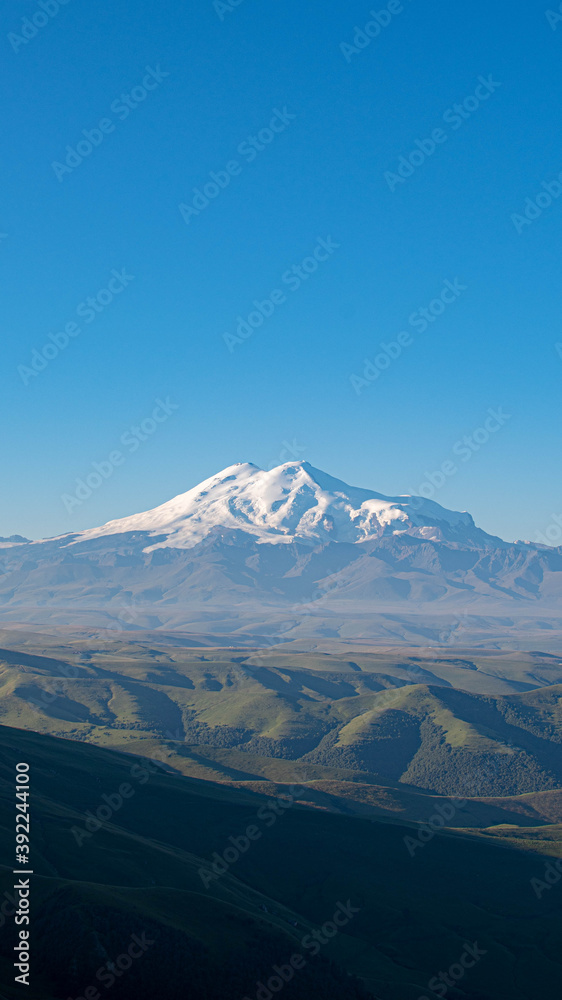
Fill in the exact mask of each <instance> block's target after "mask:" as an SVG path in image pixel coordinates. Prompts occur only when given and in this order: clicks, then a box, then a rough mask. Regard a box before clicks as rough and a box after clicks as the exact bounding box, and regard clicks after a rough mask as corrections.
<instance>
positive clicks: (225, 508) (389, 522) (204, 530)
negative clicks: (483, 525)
mask: <svg viewBox="0 0 562 1000" xmlns="http://www.w3.org/2000/svg"><path fill="white" fill-rule="evenodd" d="M214 530H222V531H232V530H237V531H244V532H246V533H248V534H249V535H251V536H253V538H254V539H256V540H257V541H258V542H264V543H265V542H267V543H269V544H272V543H289V542H292V541H294V540H299V541H305V542H309V543H311V544H318V543H326V542H329V541H337V542H347V543H360V542H367V541H373V540H376V539H378V538H381V537H383V536H389V535H400V534H407V535H411V536H416V537H419V538H424V539H427V540H434V541H447V540H449V541H463V542H470V541H472V542H473V543H475V544H479V545H482V544H483V543H485V542H486V541H489V542H492V541H493V542H494V543H495V544H497V543H498V541H499V539H492V536H489V535H486V534H485V532H483V531H480V530H479V529H478V528H476V526H475V524H474V521H473V520H472V517H471V516H470V514H467V513H461V512H458V511H450V510H446V509H445V508H444V507H441V506H440V505H439V504H437V503H435V502H434V501H432V500H426V499H423V498H421V497H410V496H401V497H386V496H382V495H381V494H380V493H374V492H373V491H371V490H364V489H358V488H356V487H351V486H348V485H347V484H346V483H344V482H342V481H341V480H339V479H334V478H332V477H331V476H329V475H327V474H326V473H324V472H321V471H320V470H318V469H315V468H313V467H312V466H311V465H309V464H308V462H288V463H286V464H284V465H280V466H278V467H277V468H275V469H272V470H270V471H264V470H263V469H260V468H258V466H256V465H252V464H249V463H239V464H237V465H232V466H229V467H228V468H227V469H224V470H223V471H222V472H219V473H218V474H217V475H215V476H212V477H211V478H210V479H206V480H205V481H204V482H202V483H201V484H200V485H199V486H196V487H195V488H194V489H192V490H189V491H188V492H187V493H182V494H180V496H177V497H175V498H174V499H173V500H170V501H168V502H167V503H164V504H162V505H161V506H160V507H155V508H154V509H153V510H149V511H146V512H145V513H142V514H135V515H133V516H132V517H125V518H121V519H119V520H116V521H109V522H108V523H107V524H105V525H103V526H102V527H99V528H94V529H92V530H89V531H83V532H80V533H79V534H77V535H74V536H72V540H71V544H72V542H74V541H78V540H80V541H85V540H88V539H95V538H100V537H104V536H107V535H114V534H121V533H123V532H148V533H150V534H151V535H153V536H154V538H155V541H154V544H153V545H149V546H148V547H147V549H145V551H147V550H148V551H150V550H152V549H156V548H176V549H190V548H192V547H194V546H195V545H197V544H198V543H199V542H201V541H202V540H203V539H204V538H206V537H207V536H208V535H209V534H210V533H211V532H213V531H214ZM162 536H164V537H162ZM69 541H70V539H69Z"/></svg>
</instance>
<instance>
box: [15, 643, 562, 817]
mask: <svg viewBox="0 0 562 1000" xmlns="http://www.w3.org/2000/svg"><path fill="white" fill-rule="evenodd" d="M14 635H15V633H14ZM20 639H21V637H20ZM31 650H33V651H31ZM561 679H562V678H561V668H560V665H559V660H558V659H557V658H556V657H554V656H549V655H547V654H539V653H536V654H521V653H517V654H513V655H512V656H511V657H510V656H509V655H508V654H506V653H498V654H492V653H490V654H486V655H483V654H482V653H479V654H477V655H476V654H474V655H470V654H469V653H468V652H466V653H465V654H464V655H463V656H459V655H458V654H453V653H451V654H449V655H445V654H441V655H439V656H437V657H434V658H433V659H432V657H431V656H430V655H429V654H428V653H427V652H424V651H419V652H418V653H412V651H411V650H409V651H407V653H406V652H404V654H401V652H400V651H397V650H394V651H393V652H388V653H386V652H385V653H383V652H379V653H376V654H375V653H374V654H360V655H358V656H357V657H356V658H354V659H349V660H346V659H343V658H342V657H341V656H340V657H338V656H334V655H327V654H319V653H318V654H313V653H295V652H290V653H285V652H283V650H282V649H280V648H279V647H276V648H275V649H271V650H266V651H253V652H252V651H248V650H226V649H212V648H206V649H198V650H193V649H192V648H190V649H185V648H181V647H173V646H163V645H162V646H160V647H158V646H154V647H153V646H149V645H147V644H146V643H141V642H138V643H134V642H132V641H127V642H125V643H121V642H118V641H117V640H106V641H105V642H100V643H99V644H97V645H96V646H95V648H92V644H91V643H88V642H87V641H86V640H81V641H77V640H75V641H73V642H72V643H67V645H66V646H65V647H58V648H57V647H55V648H48V646H47V648H45V646H44V647H43V648H41V647H39V648H38V646H37V643H35V645H33V644H31V643H27V644H25V645H24V646H23V648H20V649H4V650H2V651H0V721H1V722H2V723H4V724H5V725H10V726H19V727H22V728H26V729H30V730H36V731H38V732H42V733H46V734H51V735H55V736H62V737H71V738H72V739H75V740H82V741H88V742H92V743H96V744H98V745H102V746H108V747H111V746H113V747H117V748H120V749H125V750H126V749H130V750H131V751H133V752H136V753H143V752H144V753H149V752H152V751H153V749H154V747H155V746H158V747H160V751H161V752H162V753H164V754H165V755H166V759H169V762H170V763H171V764H173V766H174V767H176V768H177V769H178V770H181V771H182V772H183V773H185V774H192V775H193V776H195V777H202V778H208V779H210V780H215V781H224V782H232V781H233V782H246V781H256V780H271V781H278V782H281V783H283V782H286V781H287V780H290V776H289V779H288V777H287V770H288V768H287V766H286V765H287V764H288V765H289V768H290V767H291V766H293V765H299V767H301V768H302V767H303V766H304V767H306V768H307V769H310V773H311V778H310V780H314V781H316V780H318V781H325V780H327V781H336V782H339V783H340V786H341V788H340V794H341V796H342V797H343V798H346V797H349V798H350V799H353V798H354V795H355V792H354V790H353V789H348V788H347V785H348V783H349V782H352V783H355V782H362V783H369V784H373V785H378V786H384V787H392V788H395V787H397V786H398V787H403V786H408V787H410V788H412V789H416V788H417V789H419V790H420V791H423V792H426V793H430V794H438V795H445V796H447V795H461V796H464V797H470V798H482V797H484V798H490V797H492V798H497V797H498V796H502V797H504V796H509V797H514V796H520V795H531V794H537V793H539V792H544V791H547V790H552V791H555V790H559V789H561V788H562V754H561V753H560V744H561V743H562V685H561V684H560V683H559V682H560V680H561ZM498 688H499V689H500V691H498ZM143 741H146V746H144V748H143ZM219 751H220V753H219ZM225 752H226V754H227V755H226V756H225ZM168 755H169V757H168ZM348 793H349V794H348ZM383 798H384V797H382V796H381V797H380V801H381V802H382V801H383ZM551 818H554V819H556V820H561V821H562V813H558V814H557V815H556V816H554V817H551ZM501 821H502V819H501V817H499V818H498V822H501Z"/></svg>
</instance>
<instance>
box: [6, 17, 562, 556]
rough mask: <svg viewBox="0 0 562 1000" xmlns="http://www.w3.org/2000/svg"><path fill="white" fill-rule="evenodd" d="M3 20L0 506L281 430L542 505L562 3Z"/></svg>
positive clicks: (92, 513)
mask: <svg viewBox="0 0 562 1000" xmlns="http://www.w3.org/2000/svg"><path fill="white" fill-rule="evenodd" d="M557 9H558V8H557V5H556V4H554V5H553V10H554V11H557ZM370 11H374V13H375V14H376V15H377V17H376V18H373V16H372V14H371V13H370ZM26 18H27V19H28V20H24V19H26ZM1 22H2V31H1V34H0V45H1V46H2V59H1V60H0V83H1V93H2V95H3V100H2V118H3V127H2V146H3V155H2V193H1V209H0V234H1V235H0V267H1V273H2V278H3V291H2V320H1V323H2V340H3V352H2V361H3V363H2V370H1V396H0V399H1V406H2V409H3V433H2V453H3V454H2V501H1V506H0V535H10V534H12V533H20V534H24V535H27V536H28V537H34V538H38V537H42V536H48V535H54V534H57V533H61V532H66V531H71V530H74V529H80V528H85V527H91V526H94V525H96V524H100V523H103V522H104V521H106V520H109V519H111V518H114V517H120V516H124V515H125V514H130V513H134V512H136V511H140V510H144V509H147V508H150V507H152V506H155V505H157V504H159V503H162V502H164V501H166V500H168V499H169V498H171V497H172V496H174V495H176V494H178V493H181V492H184V491H185V490H187V489H190V488H191V487H192V486H194V485H196V484H197V483H198V482H199V481H200V480H202V479H204V478H206V477H208V476H210V475H212V474H214V473H215V472H217V471H219V470H220V469H222V468H224V467H225V466H228V465H231V464H233V463H234V462H237V461H251V462H254V463H256V464H258V465H260V466H262V467H269V466H273V465H276V464H279V463H280V462H283V461H292V460H293V459H294V458H297V459H306V460H308V461H310V462H311V463H312V464H313V465H315V466H317V467H319V468H321V469H324V470H325V471H327V472H329V473H331V474H332V475H334V476H337V477H339V478H342V479H344V480H346V481H347V482H349V483H352V484H354V485H358V486H364V487H367V488H371V489H374V490H377V491H379V492H382V493H387V494H392V495H394V494H401V493H409V492H418V491H419V490H420V489H422V486H423V484H424V483H427V482H428V474H429V475H430V476H431V478H432V480H433V484H434V485H433V486H431V483H430V487H429V490H428V488H427V486H426V487H423V489H425V491H426V492H429V493H430V492H431V490H432V489H433V490H434V492H433V494H432V495H433V497H434V499H436V500H437V501H438V502H440V503H442V504H443V505H444V506H447V507H452V508H454V509H462V510H466V509H468V510H470V511H471V513H472V514H473V516H474V517H475V519H476V521H477V523H479V524H480V525H481V526H482V527H484V528H485V529H487V530H488V531H491V532H494V533H496V534H500V535H502V536H503V537H505V538H508V539H515V538H531V539H534V538H535V537H536V535H537V532H538V531H544V530H545V528H546V527H547V526H548V525H550V524H551V523H552V515H553V514H561V513H562V491H561V489H560V404H559V400H560V393H561V388H562V347H560V348H559V350H557V347H556V345H557V344H559V343H560V342H562V321H561V309H560V284H561V282H560V233H561V225H562V196H561V195H562V183H560V184H559V183H558V182H555V179H556V178H557V177H558V176H559V175H560V173H561V171H562V150H561V147H560V141H559V136H560V110H559V109H560V106H561V103H562V100H561V98H562V74H561V71H560V67H561V65H562V15H559V14H556V13H551V14H550V15H548V16H547V14H546V13H545V3H544V2H540V0H527V2H526V3H525V4H513V3H511V2H510V3H508V2H506V0H497V2H494V3H493V4H492V3H490V2H489V0H486V2H484V0H476V2H474V3H471V4H469V5H459V4H443V3H440V4H436V3H431V2H426V3H423V2H422V0H405V2H404V4H403V5H402V4H400V3H399V2H397V0H392V2H391V3H390V4H387V5H384V4H382V3H381V4H376V5H375V6H374V7H371V6H370V5H369V4H368V3H363V2H358V0H346V3H343V2H342V3H312V4H303V3H302V2H301V0H299V2H297V0H285V2H284V3H279V2H274V3H271V2H262V3H258V0H238V2H237V4H236V5H235V4H234V3H232V4H229V3H226V2H225V3H224V4H223V3H216V4H213V2H212V0H197V3H195V2H193V0H181V2H180V0H159V2H158V3H150V4H148V3H146V2H144V0H140V2H139V3H135V4H131V3H130V2H126V0H112V2H111V3H104V2H100V3H98V4H93V3H86V2H85V0H67V2H66V3H64V4H61V5H60V6H59V9H58V10H57V2H56V0H5V2H4V3H3V5H2V13H1ZM368 22H370V23H369V24H368ZM356 29H359V31H358V32H357V31H356ZM24 36H27V37H24ZM455 105H457V108H456V109H455ZM412 154H413V155H412ZM401 158H402V159H401ZM399 168H400V171H401V175H400V173H399V172H398V171H399ZM213 173H214V175H215V176H214V178H212V176H211V175H212V174H213ZM543 182H544V183H545V184H547V185H548V186H549V188H550V192H551V194H549V193H548V190H547V188H545V187H544V186H543ZM553 182H555V183H553ZM208 185H210V186H208ZM197 192H199V193H197ZM540 192H542V193H543V194H542V197H541V199H539V208H537V207H536V206H535V205H533V203H532V202H534V201H535V199H536V197H537V195H539V193H540ZM528 198H530V199H532V202H527V199H528ZM549 202H551V203H550V204H549ZM541 205H542V207H540V206H541ZM180 206H182V208H181V209H180ZM525 210H526V211H527V213H528V216H529V217H526V216H525V215H524V212H525ZM514 217H515V218H514ZM530 217H533V218H532V219H531V218H530ZM319 240H320V241H322V242H319ZM315 254H316V256H314V255H315ZM303 261H304V262H305V263H304V265H303V263H302V262H303ZM445 282H449V285H446V284H445ZM272 293H273V297H272ZM89 298H90V299H91V300H92V299H93V300H94V301H93V303H92V302H90V303H89V304H88V299H89ZM255 302H257V303H259V304H260V305H261V313H260V311H259V306H256V305H255V304H254V303H255ZM430 303H431V306H430ZM427 309H429V310H430V311H429V312H428V313H425V316H426V318H425V319H424V313H422V312H419V310H427ZM250 313H253V314H254V315H253V316H252V317H251V318H250V322H251V323H252V324H253V326H252V325H248V326H246V325H244V323H242V325H241V326H239V324H240V318H241V319H242V320H244V321H245V322H246V323H247V322H248V316H249V314H250ZM264 314H265V318H264ZM254 327H255V329H254ZM424 327H427V329H424ZM237 328H238V333H237ZM248 333H251V335H250V336H248V335H247V334H248ZM51 335H53V337H54V338H55V341H54V340H53V339H51ZM56 341H58V346H57V343H56ZM381 344H385V345H386V347H381V346H380V345H381ZM46 345H50V346H47V348H46ZM34 352H35V353H34ZM367 361H368V362H369V364H366V362H367ZM32 363H33V364H32ZM33 366H34V367H33ZM366 375H367V376H368V377H366ZM158 399H160V400H161V401H162V402H163V403H164V408H162V407H160V408H159V409H157V411H156V418H154V417H153V412H154V411H155V409H156V408H157V406H159V405H160V404H158V403H157V402H156V400H158ZM174 407H175V409H174ZM490 410H493V411H496V412H497V411H498V410H499V412H500V417H499V418H498V417H497V416H495V417H492V416H491V415H490V413H489V411H490ZM508 417H509V419H507V418H508ZM143 427H144V431H143V430H142V428H143ZM482 428H484V430H482ZM486 428H487V429H486ZM137 429H138V430H137ZM474 435H475V436H474ZM465 436H468V438H469V443H468V444H466V443H462V442H463V439H464V438H465ZM459 442H461V443H460V444H459ZM116 453H119V457H118V458H117V455H116ZM111 456H113V457H111ZM93 463H98V467H99V468H101V473H100V472H99V471H98V473H95V467H94V464H93ZM444 464H445V470H446V471H445V473H443V472H441V474H440V475H437V472H438V470H441V469H442V467H443V465H444ZM453 470H454V471H453ZM103 474H104V475H105V478H104V477H103ZM87 476H90V482H91V483H94V484H97V485H95V487H94V488H93V489H92V490H91V491H90V490H89V488H87V489H86V490H83V491H82V493H80V496H83V497H84V499H82V500H80V502H79V503H69V502H68V497H75V499H78V497H77V496H76V490H77V489H79V487H78V486H77V480H83V479H85V478H86V477H87ZM98 480H101V485H100V484H98ZM422 491H423V490H422ZM88 492H91V495H89V496H88V495H87V493H88ZM63 496H66V497H67V502H66V503H65V502H64V501H63V499H61V498H62V497H63ZM69 508H70V509H69Z"/></svg>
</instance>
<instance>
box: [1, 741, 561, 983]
mask: <svg viewBox="0 0 562 1000" xmlns="http://www.w3.org/2000/svg"><path fill="white" fill-rule="evenodd" d="M20 760H24V761H27V762H29V764H30V766H31V803H32V811H31V821H32V831H33V832H32V850H33V868H34V871H35V873H36V874H35V876H34V879H33V890H32V903H33V914H34V921H35V923H34V927H35V932H34V938H33V942H34V968H35V969H36V976H35V978H34V985H33V986H32V987H30V988H29V990H28V991H27V994H26V995H28V996H29V997H31V1000H60V998H61V997H64V998H66V997H68V996H72V997H77V996H83V995H84V991H85V990H86V989H87V988H88V987H89V986H90V985H91V984H94V985H95V984H96V983H98V984H99V981H98V980H97V979H96V974H97V972H98V971H99V970H100V969H101V970H102V972H103V969H104V968H105V970H106V971H105V974H106V975H108V974H109V973H108V969H107V966H108V963H110V969H111V968H112V966H111V963H114V962H115V961H116V960H117V959H118V958H119V957H120V956H122V955H124V954H126V952H127V949H128V947H129V946H130V942H131V941H132V940H133V937H132V936H133V935H136V936H137V939H140V940H141V941H144V943H145V944H146V941H147V940H148V941H149V942H154V943H153V944H149V945H147V947H146V949H145V951H144V952H143V953H142V957H139V958H137V959H135V960H134V962H133V964H132V966H131V968H130V970H127V971H126V974H125V973H124V974H123V976H122V977H119V979H118V980H117V981H116V982H115V985H114V986H112V995H113V996H115V997H120V998H122V1000H129V998H131V1000H132V998H135V1000H148V998H149V997H150V998H151V1000H152V998H153V997H155V996H166V1000H176V998H178V1000H179V998H180V997H182V998H183V997H185V996H186V995H188V996H190V997H192V998H193V1000H218V998H219V997H220V998H221V1000H242V998H243V997H245V996H247V997H250V998H255V997H256V995H257V989H258V987H257V984H258V983H259V982H265V981H267V979H268V978H269V977H270V976H271V975H273V971H272V970H273V969H274V967H275V966H276V965H277V966H285V965H286V963H287V962H288V961H289V959H290V957H291V956H292V955H293V954H303V955H304V957H305V960H306V964H305V966H304V968H302V969H300V970H299V971H298V972H295V975H294V977H293V980H292V981H291V983H290V984H289V985H288V986H287V987H286V994H285V995H286V996H287V997H292V998H293V1000H299V998H301V997H302V998H304V997H309V996H310V995H314V996H315V997H320V998H324V997H325V998H328V997H337V998H338V1000H348V998H349V1000H352V998H355V1000H359V998H361V997H363V996H364V995H365V994H364V992H362V991H363V990H364V989H365V990H367V991H368V993H369V995H371V996H373V997H376V998H379V1000H417V998H418V997H420V996H421V995H424V996H426V995H427V996H430V997H433V996H434V995H437V994H434V993H432V992H431V991H430V990H429V989H428V983H429V982H430V981H431V980H433V978H434V977H435V976H437V975H439V974H440V970H448V969H449V968H450V967H451V966H454V965H455V964H456V963H458V962H459V960H460V958H461V956H462V955H463V954H464V953H465V950H466V946H467V944H468V945H469V946H470V947H473V946H474V945H475V943H476V946H477V949H478V953H480V954H481V958H480V959H479V960H478V961H477V962H476V963H475V965H474V966H473V967H471V968H470V969H469V971H467V972H466V975H464V977H463V979H462V981H461V982H459V983H458V986H457V987H456V988H455V989H454V990H453V989H451V991H450V996H451V997H453V998H457V1000H460V998H472V1000H536V998H537V997H538V996H555V995H556V991H557V989H558V985H559V980H560V974H561V972H562V966H561V964H560V954H561V947H560V945H561V941H560V927H559V924H558V923H557V922H556V921H555V920H554V919H553V917H554V914H555V912H556V909H557V907H558V906H559V899H558V894H559V892H560V891H561V890H560V888H557V887H556V886H554V887H553V888H552V889H550V890H548V891H544V892H543V893H542V894H541V898H539V897H538V895H537V893H536V892H534V891H533V888H532V885H531V880H532V879H536V878H538V879H541V878H542V877H543V876H544V872H545V868H546V865H547V864H548V863H549V862H548V858H547V857H546V856H545V854H542V853H541V850H542V849H541V847H540V844H538V845H537V846H536V848H535V852H534V853H526V852H525V851H521V850H514V849H513V848H506V847H504V846H495V845H490V844H488V843H485V842H479V841H478V840H475V839H473V838H466V837H465V836H463V835H459V834H449V835H444V834H436V835H435V836H434V837H432V838H430V841H429V842H426V843H425V845H423V846H422V845H421V844H420V845H419V846H418V847H417V848H416V849H415V850H414V851H413V852H412V851H411V850H409V849H408V846H407V842H405V839H404V838H405V837H411V836H412V835H413V834H414V833H415V831H414V830H413V828H412V827H401V826H400V825H396V824H388V823H382V824H381V823H378V822H376V821H375V822H372V821H371V822H369V821H366V820H364V819H357V818H353V817H346V816H336V815H330V814H327V813H325V812H322V811H318V810H312V809H307V808H303V807H301V806H299V805H298V804H292V805H291V803H290V801H289V800H285V801H284V802H281V801H280V800H271V799H269V800H268V799H266V798H265V797H262V796H257V795H254V794H251V793H250V792H248V791H245V790H242V791H241V790H237V789H231V788H228V787H224V786H219V785H213V784H210V783H206V782H201V781H195V780H193V779H189V778H185V777H183V776H181V775H177V774H175V773H172V772H168V773H166V772H164V771H163V770H162V768H161V767H160V766H157V765H155V764H154V762H150V761H144V762H143V761H142V760H141V759H139V758H133V757H130V756H128V755H124V754H122V753H116V752H115V751H107V750H103V749H100V748H97V747H92V746H87V745H85V744H80V743H76V742H73V741H70V742H69V741H61V740H56V739H53V738H51V737H46V736H43V735H39V734H37V733H28V732H23V731H20V730H15V729H9V728H4V727H0V800H1V811H0V816H1V819H0V859H1V863H2V864H3V865H4V866H5V867H4V869H0V871H1V877H2V883H3V884H2V889H3V890H5V891H6V892H7V893H8V896H7V897H6V896H4V897H3V898H4V900H5V901H6V900H7V902H8V907H9V900H10V897H9V892H10V886H11V885H12V883H13V876H12V874H11V868H12V865H13V840H14V830H13V812H14V780H13V776H14V767H15V764H16V762H17V761H20ZM143 778H144V780H143ZM124 783H126V784H127V785H128V786H129V788H130V789H131V790H132V794H127V795H126V796H125V797H123V796H121V804H119V801H118V799H119V797H120V796H119V789H121V790H122V789H123V784H124ZM294 793H295V797H296V799H298V798H299V792H298V789H294ZM116 796H117V798H116ZM108 803H109V805H108ZM104 804H105V805H106V806H107V808H108V809H109V815H107V813H106V814H104V813H100V814H99V815H100V820H101V821H102V822H101V826H100V828H99V829H96V825H97V824H95V823H94V822H92V820H91V817H92V816H93V817H95V816H96V814H98V813H99V810H100V808H101V807H102V806H103V805H104ZM88 816H89V817H90V832H89V831H88V830H87V828H86V822H87V819H88ZM248 827H252V828H254V829H255V830H257V832H258V833H259V837H257V838H255V839H252V840H251V841H249V840H248V847H247V848H246V846H245V842H244V840H243V839H242V840H240V838H244V837H245V835H246V832H248ZM253 836H254V835H253ZM230 838H234V843H235V844H237V845H238V847H239V848H240V850H236V849H235V851H234V856H233V855H230V856H228V855H227V857H228V860H229V867H227V866H223V867H224V868H225V871H224V874H222V875H220V876H219V875H217V877H213V876H214V873H213V872H212V869H211V865H212V863H213V858H214V857H215V858H216V855H215V852H216V853H217V854H218V855H219V856H223V855H224V854H225V851H226V849H227V848H228V847H232V844H233V841H232V840H231V839H230ZM246 839H248V838H246ZM548 850H549V848H548V845H547V846H546V853H548ZM236 855H238V856H236ZM202 872H203V877H202V874H201V873H202ZM339 904H341V907H340V908H339V909H338V907H339ZM342 907H343V909H345V908H347V913H348V919H347V922H346V923H345V924H344V925H343V926H342V928H341V930H340V932H339V933H337V934H336V935H335V936H333V937H332V938H329V937H326V936H325V935H322V938H321V940H322V942H323V943H322V946H321V949H320V954H319V955H318V956H317V957H316V958H313V956H312V953H311V951H310V950H309V945H308V944H307V942H310V941H311V940H313V939H311V938H309V937H308V935H311V934H312V933H313V931H314V930H315V929H316V930H318V929H319V928H321V927H322V926H323V925H325V924H326V922H330V921H331V920H332V917H333V916H334V914H335V913H337V912H338V913H343V909H342ZM355 911H356V912H355ZM11 926H12V925H11V920H10V918H9V916H8V917H7V919H6V920H5V922H4V926H3V927H2V928H1V930H0V964H1V966H2V967H1V972H2V983H3V987H2V991H3V993H4V995H5V996H6V997H7V998H8V1000H12V998H15V997H16V996H17V995H21V988H19V992H18V991H16V989H15V988H13V987H11V986H10V981H11V971H10V969H11V966H10V963H11V961H12V958H11V955H12V952H11V940H12V939H11ZM333 926H335V925H333ZM321 933H322V932H321ZM143 935H144V938H143ZM334 962H335V963H336V965H334V964H330V963H334ZM117 968H120V965H117ZM347 973H351V974H353V975H355V976H357V977H359V979H360V980H361V983H362V984H363V985H361V983H359V982H358V981H357V980H354V979H350V978H348V976H347ZM101 994H102V995H105V988H104V989H102V990H101Z"/></svg>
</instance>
